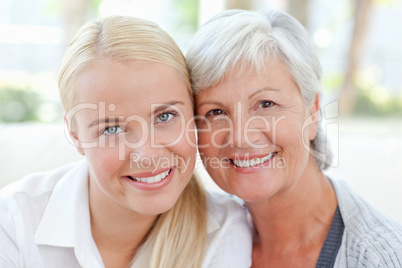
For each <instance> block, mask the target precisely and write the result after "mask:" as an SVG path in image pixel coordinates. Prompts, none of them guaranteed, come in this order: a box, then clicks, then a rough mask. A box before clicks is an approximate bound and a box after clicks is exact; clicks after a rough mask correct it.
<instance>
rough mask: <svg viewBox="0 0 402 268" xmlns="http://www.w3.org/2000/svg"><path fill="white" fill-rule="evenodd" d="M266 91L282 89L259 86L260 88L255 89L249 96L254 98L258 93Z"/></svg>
mask: <svg viewBox="0 0 402 268" xmlns="http://www.w3.org/2000/svg"><path fill="white" fill-rule="evenodd" d="M264 91H280V90H279V89H277V88H272V87H263V88H259V89H257V90H255V91H254V92H253V93H251V95H250V96H248V99H251V98H253V97H254V96H255V95H257V94H259V93H261V92H264Z"/></svg>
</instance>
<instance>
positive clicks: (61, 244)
mask: <svg viewBox="0 0 402 268" xmlns="http://www.w3.org/2000/svg"><path fill="white" fill-rule="evenodd" d="M207 207H208V230H207V231H208V246H207V252H206V256H205V259H204V264H203V267H205V268H206V267H216V268H218V267H219V268H224V267H231V268H232V267H239V268H248V267H251V250H252V237H251V231H250V228H249V227H248V224H247V221H246V217H245V213H244V211H243V209H242V207H241V206H240V205H239V204H237V203H236V202H235V201H233V200H231V199H230V198H228V197H227V196H225V195H224V194H221V193H207ZM0 267H18V268H20V267H28V268H30V267H34V268H40V267H43V268H52V267H57V268H59V267H63V268H70V267H88V268H96V267H104V265H103V262H102V258H101V256H100V253H99V251H98V249H97V247H96V244H95V242H94V240H93V238H92V232H91V224H90V212H89V202H88V166H87V163H86V161H83V162H80V163H74V164H70V165H67V166H63V167H61V168H58V169H56V170H52V171H49V172H43V173H36V174H33V175H30V176H28V177H26V178H24V179H22V180H20V181H18V182H16V183H14V184H11V185H10V186H7V187H6V188H4V189H2V190H1V191H0Z"/></svg>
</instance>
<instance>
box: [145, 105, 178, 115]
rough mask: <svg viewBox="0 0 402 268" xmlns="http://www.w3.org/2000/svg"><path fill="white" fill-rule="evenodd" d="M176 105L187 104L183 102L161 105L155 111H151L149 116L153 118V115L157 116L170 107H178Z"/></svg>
mask: <svg viewBox="0 0 402 268" xmlns="http://www.w3.org/2000/svg"><path fill="white" fill-rule="evenodd" d="M153 105H156V104H153ZM158 105H159V104H158ZM176 105H185V103H184V102H182V101H170V102H168V103H164V104H161V105H160V106H157V107H156V108H155V109H154V110H153V111H151V112H150V114H149V116H152V115H153V114H157V113H159V112H161V111H163V110H165V109H166V108H169V107H170V106H176Z"/></svg>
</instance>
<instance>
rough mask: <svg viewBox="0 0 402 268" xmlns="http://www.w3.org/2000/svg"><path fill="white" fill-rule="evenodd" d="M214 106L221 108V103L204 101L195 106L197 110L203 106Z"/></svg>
mask: <svg viewBox="0 0 402 268" xmlns="http://www.w3.org/2000/svg"><path fill="white" fill-rule="evenodd" d="M208 104H209V105H211V104H212V105H216V106H222V103H220V102H218V101H204V102H201V103H200V104H197V108H199V107H201V106H203V105H208Z"/></svg>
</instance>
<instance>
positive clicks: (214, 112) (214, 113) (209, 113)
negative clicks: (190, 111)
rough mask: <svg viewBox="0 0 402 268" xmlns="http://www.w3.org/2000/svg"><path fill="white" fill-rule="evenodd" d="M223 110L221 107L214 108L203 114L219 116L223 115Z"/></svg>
mask: <svg viewBox="0 0 402 268" xmlns="http://www.w3.org/2000/svg"><path fill="white" fill-rule="evenodd" d="M224 114H225V112H224V111H223V110H221V109H214V110H211V111H209V112H208V113H207V114H206V115H205V116H219V115H224Z"/></svg>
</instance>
